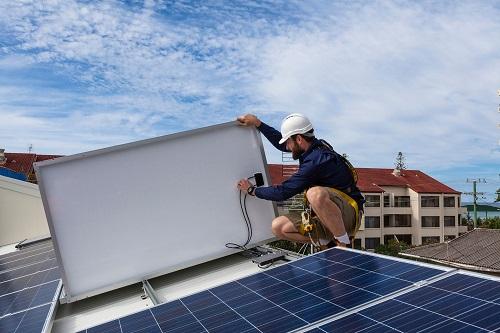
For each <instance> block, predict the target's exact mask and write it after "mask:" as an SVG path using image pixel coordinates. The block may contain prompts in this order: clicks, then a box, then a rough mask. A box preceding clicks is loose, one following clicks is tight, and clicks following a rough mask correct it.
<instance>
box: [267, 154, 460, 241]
mask: <svg viewBox="0 0 500 333" xmlns="http://www.w3.org/2000/svg"><path fill="white" fill-rule="evenodd" d="M269 169H270V173H271V178H272V182H273V184H280V183H281V182H283V181H284V180H285V179H286V177H283V176H282V174H281V173H280V172H281V169H282V166H281V165H280V164H271V165H269ZM356 171H357V172H358V176H359V180H358V187H359V188H360V190H361V192H363V195H364V196H365V199H366V203H365V212H364V216H363V219H362V221H361V227H360V230H359V231H358V233H357V234H356V240H355V246H356V247H358V248H365V249H375V248H376V247H377V246H378V245H380V244H385V243H387V242H388V241H389V239H398V240H399V241H403V242H405V243H407V244H410V245H421V244H427V243H433V242H444V241H448V240H451V239H454V238H456V237H458V236H459V235H461V234H462V233H464V232H466V231H467V226H466V225H461V215H462V214H463V213H465V212H464V210H463V209H462V208H461V207H460V192H458V191H455V190H454V189H452V188H450V187H448V186H447V185H445V184H443V183H441V182H439V181H437V180H436V179H434V178H432V177H430V176H428V175H426V174H425V173H423V172H421V171H419V170H393V169H375V168H356ZM281 209H282V211H283V212H284V213H286V206H285V207H282V208H281Z"/></svg>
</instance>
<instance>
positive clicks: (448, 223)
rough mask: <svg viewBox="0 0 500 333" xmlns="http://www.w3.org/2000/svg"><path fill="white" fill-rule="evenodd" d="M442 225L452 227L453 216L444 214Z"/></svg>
mask: <svg viewBox="0 0 500 333" xmlns="http://www.w3.org/2000/svg"><path fill="white" fill-rule="evenodd" d="M444 226H445V227H454V226H455V216H445V217H444Z"/></svg>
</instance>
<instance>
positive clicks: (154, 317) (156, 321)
mask: <svg viewBox="0 0 500 333" xmlns="http://www.w3.org/2000/svg"><path fill="white" fill-rule="evenodd" d="M148 310H149V313H151V315H152V316H153V319H154V320H155V323H156V325H157V326H158V328H159V329H160V331H161V332H162V333H163V330H162V329H161V326H160V324H159V323H158V320H157V319H156V316H155V314H154V313H153V311H151V309H148ZM120 329H121V325H120Z"/></svg>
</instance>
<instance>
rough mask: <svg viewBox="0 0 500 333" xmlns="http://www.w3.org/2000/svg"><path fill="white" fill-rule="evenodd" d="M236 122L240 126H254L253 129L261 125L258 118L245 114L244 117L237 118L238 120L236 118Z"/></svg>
mask: <svg viewBox="0 0 500 333" xmlns="http://www.w3.org/2000/svg"><path fill="white" fill-rule="evenodd" d="M236 120H237V121H238V122H239V124H240V125H242V126H255V127H259V126H260V124H261V121H260V120H259V118H257V117H256V116H254V115H253V114H246V115H244V116H239V117H238V118H236Z"/></svg>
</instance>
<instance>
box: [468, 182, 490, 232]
mask: <svg viewBox="0 0 500 333" xmlns="http://www.w3.org/2000/svg"><path fill="white" fill-rule="evenodd" d="M467 183H472V192H465V193H463V194H465V195H472V197H473V199H474V229H476V228H477V199H478V197H477V196H478V195H484V194H485V193H484V192H477V188H476V187H477V186H476V185H477V183H486V179H484V178H476V179H469V178H467Z"/></svg>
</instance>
